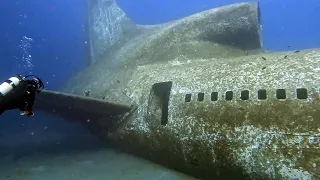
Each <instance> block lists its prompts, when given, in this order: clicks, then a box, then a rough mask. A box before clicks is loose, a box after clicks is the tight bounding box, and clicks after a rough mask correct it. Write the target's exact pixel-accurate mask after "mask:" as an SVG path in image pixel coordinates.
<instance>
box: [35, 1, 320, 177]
mask: <svg viewBox="0 0 320 180" xmlns="http://www.w3.org/2000/svg"><path fill="white" fill-rule="evenodd" d="M88 28H89V29H88V30H89V37H90V48H91V50H90V52H91V57H92V58H91V65H90V66H88V67H87V68H86V69H85V70H83V71H82V72H80V73H78V74H77V75H76V76H74V77H73V78H72V79H71V80H70V81H69V82H68V84H67V87H66V88H65V89H64V90H63V91H64V92H66V93H70V94H75V95H82V93H83V92H84V91H86V90H90V91H91V93H92V94H91V98H96V99H99V100H98V101H99V102H100V101H107V102H114V103H119V104H124V105H123V106H122V105H117V107H118V106H119V107H118V108H119V109H122V110H123V112H118V111H117V113H114V115H112V112H115V111H114V110H108V108H107V107H105V109H104V108H103V107H102V108H101V106H99V108H98V109H100V110H95V112H94V113H91V114H90V110H87V111H81V112H82V113H83V114H82V115H81V116H77V117H76V116H74V114H77V113H75V111H74V110H72V109H75V110H76V111H80V110H81V109H82V110H83V109H86V103H77V102H76V101H74V102H72V103H70V104H68V105H67V106H68V107H67V106H65V107H64V108H63V107H62V108H61V106H60V110H59V111H54V113H55V114H58V115H61V116H63V117H67V118H69V119H75V118H77V120H82V121H84V122H85V123H86V125H87V126H88V128H89V129H90V130H92V132H94V133H95V134H98V135H99V136H101V137H103V138H105V139H106V140H110V141H112V142H113V143H114V144H115V146H116V147H118V148H120V149H122V150H124V151H127V152H130V153H133V154H136V155H139V156H142V157H144V158H146V159H149V160H152V161H154V162H157V163H160V164H162V165H165V166H167V167H170V168H174V169H177V170H179V171H181V172H184V173H188V174H190V175H193V176H195V177H198V178H200V179H228V178H230V179H232V178H233V179H319V178H320V173H319V172H320V171H319V166H320V151H319V147H320V146H319V142H320V125H319V124H320V99H319V89H318V87H319V83H320V72H319V70H318V69H319V64H320V50H319V49H311V50H303V51H301V52H273V53H262V54H254V55H253V54H251V53H250V51H252V50H255V49H259V48H262V47H261V46H262V45H261V44H262V43H261V32H260V31H261V24H260V11H259V6H258V4H257V3H253V2H252V3H240V4H234V5H229V6H225V7H220V8H216V9H212V10H208V11H204V12H201V13H198V14H194V15H192V16H189V17H186V18H183V19H180V20H176V21H174V22H170V23H167V24H163V25H156V26H139V25H135V24H133V23H132V22H131V21H130V19H129V18H127V16H126V15H125V13H124V12H123V11H122V10H121V9H120V8H119V7H118V6H117V5H116V4H115V2H114V1H112V0H96V1H90V3H89V23H88ZM58 94H59V93H57V97H58V96H59V95H58ZM63 96H68V94H67V95H63ZM63 96H62V98H63ZM71 96H74V95H71ZM51 98H52V97H51ZM45 99H46V92H45V93H44V94H43V95H42V97H41V95H40V96H39V101H38V104H39V105H41V107H45V106H46V107H50V108H58V107H59V106H58V105H57V104H59V103H57V102H55V101H43V100H45ZM47 99H48V98H47ZM49 99H50V98H49ZM79 99H80V100H79V101H81V99H86V97H79ZM73 100H75V99H73ZM65 101H66V102H67V101H68V100H65ZM88 106H90V108H91V109H95V108H94V103H91V104H88ZM120 106H121V107H120ZM41 107H39V109H43V110H45V111H48V112H52V110H50V108H41ZM129 109H130V110H129ZM96 111H99V112H108V111H109V112H110V113H109V114H108V113H106V114H103V113H98V112H96ZM88 118H90V120H91V121H90V123H87V119H88Z"/></svg>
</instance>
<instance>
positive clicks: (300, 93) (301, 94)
mask: <svg viewBox="0 0 320 180" xmlns="http://www.w3.org/2000/svg"><path fill="white" fill-rule="evenodd" d="M249 94H250V92H249V91H248V90H243V91H241V95H240V99H241V100H249ZM218 95H219V93H218V92H212V93H211V101H217V100H218ZM296 95H297V98H298V99H307V98H308V90H307V89H305V88H299V89H297V90H296ZM191 96H192V95H191V94H186V96H185V102H191ZM222 97H224V98H225V100H227V101H230V100H232V99H233V92H232V91H227V92H226V93H225V94H224V95H223V96H222ZM276 98H277V99H286V98H287V96H286V90H285V89H277V90H276ZM258 99H260V100H265V99H267V90H265V89H260V90H258ZM197 100H198V101H204V93H198V97H197Z"/></svg>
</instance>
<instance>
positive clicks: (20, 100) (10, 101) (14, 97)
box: [0, 80, 39, 116]
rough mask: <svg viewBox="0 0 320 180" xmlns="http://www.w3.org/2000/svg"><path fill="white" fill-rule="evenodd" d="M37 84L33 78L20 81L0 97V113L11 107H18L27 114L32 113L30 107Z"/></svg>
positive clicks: (34, 96) (32, 103)
mask: <svg viewBox="0 0 320 180" xmlns="http://www.w3.org/2000/svg"><path fill="white" fill-rule="evenodd" d="M38 88H39V87H38V84H37V83H36V82H35V81H33V80H24V81H21V85H19V87H17V88H16V89H14V90H13V91H12V92H10V93H9V94H8V95H7V96H6V97H1V99H0V115H1V114H2V113H3V112H4V111H6V110H11V109H19V110H20V111H25V112H27V114H26V115H27V116H31V115H33V112H32V110H33V109H32V107H33V105H34V101H35V98H36V91H37V89H38Z"/></svg>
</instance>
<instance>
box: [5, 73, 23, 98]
mask: <svg viewBox="0 0 320 180" xmlns="http://www.w3.org/2000/svg"><path fill="white" fill-rule="evenodd" d="M23 79H24V78H23V77H22V76H21V75H17V76H15V77H11V78H9V79H8V80H5V81H4V82H3V83H2V84H1V85H0V97H3V96H6V95H7V94H8V93H9V92H11V91H12V90H13V89H15V88H16V87H17V86H18V85H19V84H20V82H21V81H22V80H23Z"/></svg>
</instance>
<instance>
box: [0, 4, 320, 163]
mask: <svg viewBox="0 0 320 180" xmlns="http://www.w3.org/2000/svg"><path fill="white" fill-rule="evenodd" d="M236 2H242V1H240V0H215V1H214V0H198V1H195V0H174V1H173V0H153V1H150V0H135V1H133V0H117V3H118V4H119V6H120V7H121V8H123V9H124V11H125V12H126V13H127V15H128V16H129V17H130V18H131V19H132V20H133V21H134V22H135V23H137V24H159V23H164V22H168V21H171V20H175V19H179V18H182V17H185V16H188V15H191V14H194V13H197V12H200V11H203V10H207V9H211V8H215V7H219V6H222V5H227V4H231V3H236ZM259 2H260V6H261V11H262V26H263V39H264V48H265V49H268V50H293V49H307V48H317V47H318V48H319V47H320V33H319V29H320V21H319V17H320V12H319V9H320V1H318V0H308V1H306V0H277V1H275V0H260V1H259ZM86 11H87V9H86V2H85V0H50V1H49V0H1V1H0V39H1V41H0V58H1V59H0V62H1V66H0V80H1V79H2V80H5V79H7V78H9V77H11V76H12V75H15V74H17V73H23V74H28V73H32V74H36V75H38V76H40V77H41V78H42V79H43V81H44V82H45V86H46V89H51V90H58V89H59V88H60V87H61V86H62V85H63V83H64V82H65V81H66V80H68V78H69V77H70V76H72V74H73V73H75V72H76V71H79V70H81V68H83V67H84V66H85V62H86V60H87V54H86V45H87V44H86V41H87V39H86V38H87V36H86V33H85V30H84V28H83V27H84V26H85V21H86V20H87V16H86ZM29 55H30V57H29ZM26 59H27V62H26V61H23V60H26ZM28 65H29V67H26V66H28ZM17 113H18V112H16V111H13V112H6V113H5V114H4V115H3V116H1V117H0V139H1V138H2V139H5V138H6V139H8V141H16V142H17V143H16V144H19V142H20V141H21V143H25V142H29V141H32V140H34V139H36V140H38V139H41V137H46V138H47V139H53V140H54V139H58V140H56V141H60V140H61V139H64V138H66V137H68V138H69V137H75V139H76V138H77V137H78V136H82V135H83V134H89V133H88V132H87V131H86V129H84V128H83V127H81V126H79V125H74V124H67V123H66V122H65V121H64V120H62V119H60V118H55V117H50V116H48V115H45V114H41V113H39V114H38V113H37V112H36V116H35V117H34V118H26V117H20V116H19V115H18V114H17ZM75 127H76V128H75ZM70 129H73V131H71V132H70ZM88 136H89V135H88ZM11 137H12V140H10V138H11ZM68 140H69V139H68ZM43 141H44V140H43ZM100 145H101V144H99V142H98V140H97V143H96V144H95V143H93V144H91V145H88V147H82V148H89V149H90V148H91V147H99V146H100ZM17 146H18V145H17ZM14 147H16V146H14ZM74 147H77V146H76V145H74ZM36 148H39V149H41V150H45V151H47V150H48V149H50V148H47V149H46V148H45V147H36ZM68 148H70V147H65V148H63V147H62V148H61V149H59V148H56V151H65V150H66V149H68ZM27 149H28V148H27ZM34 149H35V148H31V150H30V148H29V151H26V154H30V153H31V152H33V150H34ZM10 150H11V149H10ZM1 155H3V154H1V153H0V156H1ZM23 155H24V154H23V153H21V154H20V151H19V153H18V154H17V157H15V158H20V156H23Z"/></svg>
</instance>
